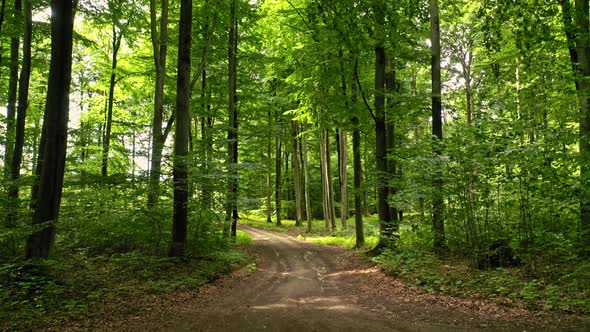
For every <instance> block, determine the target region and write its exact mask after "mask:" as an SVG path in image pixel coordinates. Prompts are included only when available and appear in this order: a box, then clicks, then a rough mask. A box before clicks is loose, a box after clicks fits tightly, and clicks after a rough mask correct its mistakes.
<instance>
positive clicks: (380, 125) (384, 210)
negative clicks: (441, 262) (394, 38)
mask: <svg viewBox="0 0 590 332" xmlns="http://www.w3.org/2000/svg"><path fill="white" fill-rule="evenodd" d="M378 21H381V24H383V22H382V21H383V18H382V17H380V18H379V19H378ZM375 138H376V142H375V146H376V151H375V159H376V163H377V175H376V176H377V210H378V213H379V221H380V236H379V243H378V244H377V246H376V247H375V248H374V253H378V252H380V251H381V250H383V249H384V248H385V247H387V246H388V245H389V241H390V238H391V234H390V233H389V228H388V227H387V225H388V224H389V223H390V221H391V216H390V211H389V204H388V202H387V196H388V194H389V186H388V177H389V176H388V171H387V130H386V120H385V49H384V47H383V45H382V44H378V45H377V46H376V47H375Z"/></svg>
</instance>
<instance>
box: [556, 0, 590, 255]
mask: <svg viewBox="0 0 590 332" xmlns="http://www.w3.org/2000/svg"><path fill="white" fill-rule="evenodd" d="M560 4H561V8H562V14H563V22H564V25H565V31H566V36H567V39H568V49H569V54H570V60H571V63H572V67H573V68H574V71H575V74H574V76H575V83H576V90H577V93H578V107H579V114H580V115H579V151H580V179H581V183H582V184H581V188H584V189H583V190H582V192H581V195H580V225H581V245H582V248H581V249H582V252H583V253H584V254H585V255H590V191H589V190H587V188H588V184H589V183H590V84H589V83H588V78H590V16H589V11H590V6H589V5H588V0H576V1H575V2H574V4H575V6H574V12H573V17H574V18H573V20H572V8H571V2H570V1H569V0H561V1H560Z"/></svg>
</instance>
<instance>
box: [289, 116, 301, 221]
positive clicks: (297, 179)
mask: <svg viewBox="0 0 590 332" xmlns="http://www.w3.org/2000/svg"><path fill="white" fill-rule="evenodd" d="M291 125H292V134H293V160H292V162H293V185H294V189H295V225H296V226H301V222H302V219H303V215H302V213H301V212H302V211H301V163H300V161H299V156H300V153H299V124H298V123H297V121H295V120H293V121H292V122H291Z"/></svg>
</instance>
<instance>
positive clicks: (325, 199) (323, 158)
mask: <svg viewBox="0 0 590 332" xmlns="http://www.w3.org/2000/svg"><path fill="white" fill-rule="evenodd" d="M318 123H319V121H318ZM318 143H319V144H318V145H319V149H320V171H321V177H322V211H323V215H324V227H325V228H326V230H328V229H330V206H329V203H328V197H329V196H330V190H329V189H328V184H327V183H328V174H327V173H328V168H327V166H326V162H327V161H326V152H325V151H326V148H325V147H324V144H325V143H324V130H323V129H322V128H320V127H319V126H318Z"/></svg>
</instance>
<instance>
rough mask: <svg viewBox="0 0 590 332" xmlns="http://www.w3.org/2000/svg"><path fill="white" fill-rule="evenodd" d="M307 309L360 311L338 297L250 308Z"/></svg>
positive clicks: (288, 301)
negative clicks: (302, 307) (304, 307)
mask: <svg viewBox="0 0 590 332" xmlns="http://www.w3.org/2000/svg"><path fill="white" fill-rule="evenodd" d="M303 305H304V306H306V309H317V310H333V311H358V309H357V308H354V307H353V306H352V305H350V304H347V303H346V301H345V299H343V298H342V297H338V296H329V297H327V296H312V297H305V298H300V299H284V300H282V301H280V302H277V303H270V304H263V305H256V306H252V307H250V308H252V309H255V310H278V309H291V308H297V307H301V306H303Z"/></svg>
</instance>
